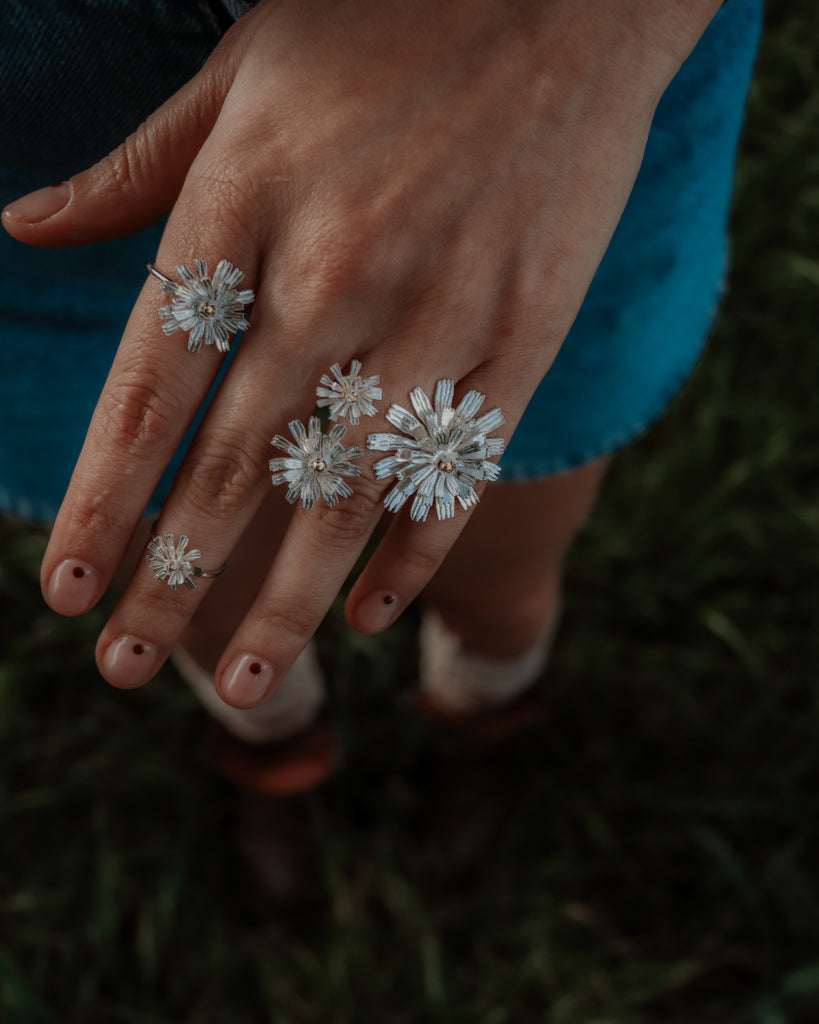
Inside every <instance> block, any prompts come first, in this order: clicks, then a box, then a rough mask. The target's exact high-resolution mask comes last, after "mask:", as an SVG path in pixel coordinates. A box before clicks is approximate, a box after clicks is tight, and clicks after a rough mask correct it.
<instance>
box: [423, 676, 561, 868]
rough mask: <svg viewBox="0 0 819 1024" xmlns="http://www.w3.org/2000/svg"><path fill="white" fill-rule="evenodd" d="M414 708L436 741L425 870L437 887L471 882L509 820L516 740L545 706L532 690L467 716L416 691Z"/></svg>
mask: <svg viewBox="0 0 819 1024" xmlns="http://www.w3.org/2000/svg"><path fill="white" fill-rule="evenodd" d="M414 703H415V707H416V710H417V711H418V712H419V713H420V715H421V716H422V718H423V719H424V720H425V721H426V722H427V723H429V724H430V725H431V726H432V728H433V730H434V733H435V739H436V743H435V747H436V749H435V753H434V755H433V758H432V762H431V767H430V768H429V771H428V775H427V779H426V788H427V790H428V792H429V799H428V800H426V801H424V804H425V807H427V808H428V810H427V813H426V819H425V821H424V823H423V825H422V832H423V836H424V839H423V842H422V866H423V869H424V871H425V873H426V875H427V877H428V879H429V880H430V881H431V882H433V883H435V884H440V885H445V886H451V885H452V884H454V883H457V882H462V883H465V882H469V881H470V880H472V879H473V878H474V876H475V874H476V872H477V871H478V869H479V868H480V867H481V865H482V864H483V863H484V862H485V861H486V859H487V857H488V855H489V854H490V852H491V848H492V845H493V843H494V841H495V840H496V838H497V837H498V835H499V834H500V832H501V828H502V826H503V823H504V821H505V820H506V817H507V815H508V812H509V809H510V804H511V797H512V794H513V793H514V792H515V791H516V789H515V786H514V774H515V772H514V769H515V763H514V762H515V757H514V754H515V751H516V748H517V747H518V746H519V740H520V737H521V735H522V734H523V733H525V732H529V731H532V730H534V729H535V728H536V727H537V726H539V725H540V724H542V722H543V721H544V720H545V717H546V714H545V709H544V707H543V705H542V703H541V701H540V699H539V698H538V697H537V696H536V695H535V694H533V693H531V692H527V693H526V694H524V695H522V696H521V697H519V698H517V699H516V700H515V701H513V702H512V703H510V704H507V705H504V706H503V707H500V708H497V709H495V710H492V711H481V712H472V713H456V712H452V711H450V710H448V709H446V708H445V707H443V706H442V705H441V704H439V703H437V702H436V701H435V700H434V699H433V698H431V697H430V695H429V694H425V693H421V692H418V693H416V695H415V697H414Z"/></svg>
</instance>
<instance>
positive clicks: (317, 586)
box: [216, 375, 492, 707]
mask: <svg viewBox="0 0 819 1024" xmlns="http://www.w3.org/2000/svg"><path fill="white" fill-rule="evenodd" d="M387 380H388V381H389V380H390V378H389V375H387ZM469 383H470V378H469V377H467V378H466V379H465V381H464V382H463V383H462V385H461V388H462V390H463V392H464V393H466V392H468V391H469ZM490 447H492V446H490ZM390 486H391V484H389V483H387V484H384V483H383V482H381V483H380V482H379V480H378V479H377V477H376V476H375V474H369V473H368V474H367V475H366V476H365V477H364V478H363V479H362V481H361V482H359V483H357V486H356V493H355V495H354V499H350V500H348V501H345V502H343V503H341V504H340V505H339V506H338V507H337V508H334V509H323V510H321V511H320V512H319V514H316V513H317V510H316V509H315V508H314V509H312V510H311V511H310V512H302V513H299V514H297V515H296V516H295V517H294V520H293V522H292V524H291V527H290V529H289V531H288V533H287V535H286V537H285V540H284V543H283V546H282V548H281V549H280V551H279V554H278V556H277V558H276V561H275V563H274V565H273V568H272V570H271V573H270V575H269V576H268V578H267V580H266V581H265V583H264V585H263V587H262V591H261V593H260V595H259V598H258V600H257V601H256V603H255V604H254V606H253V607H252V608H251V611H250V613H249V615H248V616H247V617H246V619H245V621H244V623H243V624H242V626H241V627H240V628H239V630H238V631H237V633H236V635H235V636H234V638H233V640H232V641H231V643H230V645H229V647H228V649H227V650H226V652H225V654H224V656H223V658H222V660H221V662H220V665H219V667H218V669H217V673H216V685H217V688H218V690H219V692H220V693H221V695H222V697H223V699H225V700H226V701H227V702H228V703H231V704H234V705H235V706H237V707H251V706H255V705H256V704H258V703H260V702H262V701H263V700H265V699H267V697H269V696H270V693H271V692H272V691H273V689H274V688H275V685H276V683H277V681H280V680H281V679H282V678H283V676H284V675H285V674H286V672H287V670H288V668H289V667H290V665H291V664H292V663H293V661H294V660H295V658H296V657H297V656H298V654H299V652H300V651H301V650H302V648H303V647H304V645H305V644H306V643H307V641H308V639H309V638H310V636H312V635H313V633H314V632H315V630H316V628H317V627H318V625H319V623H320V622H321V620H322V618H323V617H324V615H325V614H326V612H327V609H328V608H329V606H330V604H331V603H332V601H333V600H334V598H335V597H336V595H337V594H338V591H339V589H340V587H341V585H342V584H343V582H344V580H345V579H346V578H347V576H348V574H349V572H350V570H351V568H352V567H353V565H354V564H355V562H356V561H357V559H358V558H359V557H360V555H361V552H362V551H363V549H364V546H365V544H366V541H367V539H368V538H369V536H370V534H371V533H372V531H373V529H374V527H375V524H376V523H377V522H378V520H379V518H380V517H381V515H382V512H383V505H382V500H381V499H382V497H383V494H384V490H385V487H386V488H389V487H390ZM467 504H469V502H467ZM405 518H406V517H405V515H403V514H402V515H401V516H399V522H402V523H403V522H404V520H405ZM467 519H468V515H467V514H466V513H463V512H461V513H460V514H459V515H457V516H454V517H453V518H451V519H448V520H446V521H443V522H438V521H434V522H433V521H431V522H429V523H426V524H419V523H412V524H411V527H412V529H411V530H410V532H409V534H408V535H405V536H404V541H406V539H407V536H409V537H411V538H412V540H413V543H412V545H411V546H410V550H409V551H408V553H406V554H404V555H403V556H402V559H401V561H400V564H398V566H397V567H393V568H394V571H393V572H392V576H391V581H390V582H391V584H392V585H391V586H390V587H389V588H384V589H383V591H382V592H381V593H379V594H378V595H377V600H378V601H380V602H381V604H382V606H384V607H386V608H388V609H389V616H390V619H391V620H392V619H393V618H394V617H396V616H397V615H398V614H400V612H401V610H403V608H404V607H406V605H407V604H408V603H409V602H410V601H411V600H412V599H413V597H415V596H416V594H417V593H418V592H419V591H420V590H421V589H422V588H423V586H424V585H425V583H426V582H427V580H428V579H429V578H430V576H431V575H432V574H433V573H434V572H435V570H436V569H437V567H438V565H440V563H441V561H442V560H443V558H444V556H445V555H446V552H447V551H448V550H449V548H450V547H451V546H452V544H453V543H454V542H455V539H456V538H457V537H458V535H459V534H460V532H461V530H462V529H463V527H464V525H465V523H466V521H467ZM404 541H402V540H400V539H397V540H396V541H395V545H396V547H397V549H398V550H400V548H401V545H402V543H404ZM390 557H392V556H391V555H390V554H387V555H386V558H387V559H389V558H390ZM407 566H409V567H411V569H412V571H411V572H409V573H406V576H405V567H407ZM396 579H400V583H399V585H398V586H397V587H396V586H395V580H396Z"/></svg>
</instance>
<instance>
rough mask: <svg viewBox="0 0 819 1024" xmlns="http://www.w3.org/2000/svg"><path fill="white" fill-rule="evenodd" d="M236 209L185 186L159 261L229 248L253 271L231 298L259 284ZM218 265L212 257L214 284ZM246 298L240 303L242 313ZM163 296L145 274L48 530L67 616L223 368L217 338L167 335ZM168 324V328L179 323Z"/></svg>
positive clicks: (51, 567) (114, 551)
mask: <svg viewBox="0 0 819 1024" xmlns="http://www.w3.org/2000/svg"><path fill="white" fill-rule="evenodd" d="M206 151H207V146H206V147H205V150H203V152H206ZM192 173H193V172H192ZM194 181H195V175H194ZM239 216H240V215H239V214H236V213H234V217H233V218H232V219H231V221H230V222H229V224H228V222H226V219H225V218H224V217H223V216H220V215H219V210H218V204H217V202H216V201H215V199H213V198H211V193H210V192H209V191H208V190H207V189H205V190H202V189H197V188H196V187H195V185H194V186H193V187H192V188H191V189H186V191H185V192H184V193H183V195H182V196H180V199H179V202H178V203H177V205H176V207H175V209H174V212H173V214H172V216H171V218H170V220H169V223H168V227H167V229H166V232H165V235H164V237H163V240H162V244H161V246H160V251H159V254H158V257H157V260H158V263H159V265H160V266H162V267H163V268H165V270H166V271H169V272H170V273H171V274H173V275H174V276H176V274H175V271H174V270H173V267H174V266H175V265H179V264H185V265H187V264H189V263H193V260H192V259H191V258H190V254H193V255H194V256H199V255H203V256H204V255H206V254H208V255H209V254H211V253H215V254H218V255H220V256H226V257H228V258H229V259H230V261H231V263H235V264H236V265H237V266H239V267H243V268H245V269H246V270H249V272H250V273H249V276H250V275H252V278H251V280H250V281H249V282H234V284H233V285H232V286H231V287H232V289H233V295H234V298H235V297H236V293H237V290H238V294H239V295H242V294H243V293H244V291H245V288H244V284H245V283H250V284H252V285H253V284H255V278H256V276H257V273H258V271H257V265H258V252H259V247H260V244H261V243H260V240H258V239H257V238H256V237H255V234H254V230H253V226H252V224H250V223H248V224H247V226H246V229H245V230H243V231H236V230H235V229H236V226H237V218H238V217H239ZM231 229H233V230H231ZM217 258H218V257H217ZM215 263H216V260H213V259H212V261H211V265H210V271H211V274H213V275H214V282H216V281H217V278H216V275H215V274H214V271H215V270H216V267H215ZM225 287H226V288H227V282H225ZM229 291H230V289H228V292H229ZM228 297H229V298H230V296H228ZM247 300H248V298H247V296H244V297H243V298H242V301H241V302H239V303H238V307H237V308H238V309H239V312H240V313H241V312H243V305H242V303H244V302H246V301H247ZM237 301H238V300H237ZM167 302H168V296H167V295H165V294H164V293H163V290H162V287H161V286H160V284H159V282H158V281H156V280H155V279H154V278H153V277H149V278H148V280H147V282H146V284H145V286H144V288H143V290H142V292H141V294H140V296H139V298H138V300H137V302H136V305H135V307H134V310H133V313H132V315H131V317H130V319H129V322H128V325H127V327H126V330H125V333H124V336H123V339H122V342H121V344H120V347H119V349H118V352H117V355H116V358H115V360H114V363H113V366H112V368H111V371H110V373H109V376H108V379H107V381H106V384H105V387H104V388H103V391H102V394H101V396H100V400H99V402H98V404H97V407H96V409H95V412H94V415H93V417H92V421H91V424H90V426H89V430H88V433H87V435H86V440H85V443H84V445H83V449H82V452H81V454H80V457H79V459H78V462H77V465H76V467H75V470H74V473H73V476H72V479H71V483H70V485H69V488H68V492H67V494H66V496H65V499H64V501H63V504H62V506H61V509H60V512H59V515H58V517H57V520H56V523H55V526H54V529H53V531H52V537H51V541H50V543H49V547H48V549H47V551H46V555H45V558H44V561H43V568H42V582H43V592H44V595H45V597H46V600H47V602H48V603H49V604H50V605H51V607H53V608H54V609H55V610H56V611H58V612H60V613H62V614H65V615H74V614H80V613H82V612H84V611H86V610H87V609H88V608H90V607H91V606H92V605H93V604H94V603H96V601H97V600H98V599H99V597H100V596H101V595H102V593H103V592H104V590H105V589H106V587H107V586H108V584H109V582H110V580H111V578H112V577H113V574H114V572H115V570H116V567H117V565H118V564H119V562H120V560H121V559H122V557H123V554H124V552H125V550H126V548H127V545H128V541H129V539H130V536H131V534H132V532H133V530H134V528H135V527H136V525H137V523H138V521H139V519H140V517H141V516H142V514H143V511H144V509H145V508H146V507H147V505H148V503H149V501H150V498H151V495H152V494H153V492H154V490H155V488H156V486H157V484H158V482H159V480H160V478H161V476H162V473H163V471H164V470H165V468H166V466H167V465H168V463H169V462H170V461H171V459H172V457H173V455H174V453H175V452H176V450H177V448H178V446H179V444H180V442H181V440H182V438H183V437H184V435H185V432H186V431H187V429H188V427H189V425H190V423H191V422H192V421H193V419H194V417H195V415H196V413H197V412H198V410H199V408H200V406H201V404H202V402H203V400H204V398H205V397H206V395H207V393H208V390H209V388H210V387H211V385H212V383H213V380H214V379H215V377H216V375H217V373H218V372H219V370H220V369H221V366H222V360H223V358H224V357H223V354H222V353H220V352H219V351H217V345H216V344H213V345H205V344H203V345H202V346H201V350H200V351H198V352H197V353H196V354H193V353H192V352H191V351H189V350H188V343H189V336H188V335H186V333H185V331H183V330H177V331H175V333H171V334H170V335H169V336H168V337H164V336H163V332H162V329H161V328H162V324H163V321H162V320H161V319H160V316H159V314H158V310H159V309H160V308H161V307H163V306H164V305H165V304H167ZM235 305H236V303H234V306H235ZM165 323H166V324H167V326H166V332H167V330H168V329H169V328H173V327H174V323H175V322H174V320H173V319H166V321H165ZM190 337H193V334H191V335H190Z"/></svg>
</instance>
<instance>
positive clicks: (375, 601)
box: [355, 590, 401, 633]
mask: <svg viewBox="0 0 819 1024" xmlns="http://www.w3.org/2000/svg"><path fill="white" fill-rule="evenodd" d="M400 611H401V607H400V605H399V603H398V598H397V597H396V596H395V594H392V593H390V592H389V591H388V590H376V591H375V592H374V593H372V594H368V595H367V596H366V597H365V598H364V600H363V601H362V602H361V604H360V605H359V606H358V608H357V609H356V613H355V617H356V620H357V622H358V628H359V629H360V630H361V631H362V632H364V633H380V632H381V630H382V629H386V628H387V626H389V625H390V623H391V622H393V621H394V620H395V619H397V618H398V615H399V613H400Z"/></svg>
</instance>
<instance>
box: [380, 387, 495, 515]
mask: <svg viewBox="0 0 819 1024" xmlns="http://www.w3.org/2000/svg"><path fill="white" fill-rule="evenodd" d="M454 396H455V382H454V381H451V380H439V381H438V383H437V385H436V386H435V406H434V407H433V406H432V404H431V403H430V401H429V398H427V396H426V394H425V393H424V391H423V390H422V389H421V388H415V390H414V391H413V392H412V393H411V395H410V400H411V401H412V405H413V408H414V409H415V412H416V413H417V416H413V414H412V413H411V412H409V411H408V410H407V409H404V408H402V407H401V406H400V405H393V406H390V409H389V411H388V412H387V419H388V420H389V422H390V423H392V425H393V426H394V427H397V428H398V429H399V430H401V431H403V433H402V434H370V435H369V437H368V438H367V447H368V448H370V449H371V450H373V451H382V452H383V451H393V454H392V455H390V456H388V457H387V458H385V459H380V460H379V461H378V462H376V464H375V466H374V467H373V471H374V473H375V476H376V478H377V479H378V480H385V479H387V478H388V477H392V476H394V477H396V478H397V480H398V482H397V483H396V485H395V486H394V487H393V489H392V490H391V491H390V492H389V494H388V495H387V496H386V498H385V499H384V507H385V508H386V509H387V510H388V511H390V512H397V511H398V510H399V509H400V508H401V507H402V506H403V505H404V503H405V502H406V501H407V499H408V498H409V497H410V496H411V495H413V494H414V495H415V499H414V501H413V503H412V508H411V510H410V516H411V518H412V519H414V520H416V521H421V522H423V521H425V520H426V518H427V514H428V512H429V510H430V508H431V507H432V505H433V502H434V504H435V514H436V515H437V517H438V518H439V519H451V518H452V516H453V515H454V514H455V499H456V498H457V500H458V501H459V502H460V504H461V507H462V508H464V509H468V508H472V507H473V506H475V505H477V503H478V495H477V494H476V492H475V487H474V485H475V484H476V483H477V482H478V481H479V480H496V479H497V478H498V476H499V475H500V466H498V465H497V464H496V463H494V462H490V461H489V460H490V459H491V458H494V457H495V456H497V455H502V454H503V448H504V441H503V438H500V437H487V436H486V435H487V434H488V433H489V432H490V431H491V430H494V429H495V428H496V427H499V426H500V425H501V424H502V423H504V422H505V421H504V418H503V413H501V411H500V409H493V410H492V411H491V412H487V413H484V415H483V416H481V417H480V418H479V419H476V418H475V416H476V414H477V412H478V410H479V409H480V407H481V406H482V405H483V403H484V401H485V400H486V396H485V395H482V394H481V393H480V392H479V391H468V392H467V393H466V395H464V397H463V398H462V399H461V402H460V404H459V405H458V407H457V408H453V407H452V402H453V400H454ZM405 435H408V436H405Z"/></svg>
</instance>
